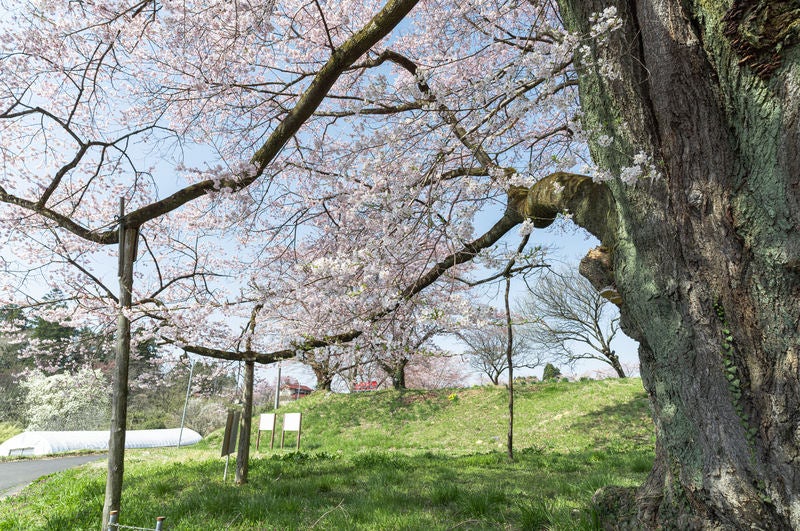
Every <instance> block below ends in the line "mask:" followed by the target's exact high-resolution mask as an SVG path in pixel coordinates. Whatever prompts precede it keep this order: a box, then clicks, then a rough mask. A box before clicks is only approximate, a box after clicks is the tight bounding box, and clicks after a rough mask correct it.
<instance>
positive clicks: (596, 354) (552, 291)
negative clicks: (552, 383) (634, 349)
mask: <svg viewBox="0 0 800 531" xmlns="http://www.w3.org/2000/svg"><path fill="white" fill-rule="evenodd" d="M520 313H521V314H522V315H523V316H524V317H525V319H526V321H527V323H528V324H526V325H525V327H524V329H525V336H526V338H527V339H528V341H529V342H530V343H531V344H533V345H537V346H539V347H540V348H541V350H542V351H544V352H547V353H548V354H549V355H550V356H551V357H552V358H553V359H557V360H559V361H561V362H563V363H566V364H568V365H573V364H574V363H575V362H577V361H579V360H598V361H602V362H603V363H607V364H608V365H610V366H611V367H612V368H613V369H614V371H615V372H616V373H617V376H619V377H620V378H625V376H626V375H625V371H624V370H623V368H622V365H621V364H620V361H619V357H618V356H617V354H616V352H614V350H613V349H612V348H611V342H612V341H613V339H614V337H615V336H616V334H617V332H618V331H619V312H618V311H617V309H616V307H615V306H614V305H613V304H611V303H610V302H609V301H608V300H607V299H606V298H605V297H604V296H603V295H602V294H601V293H599V292H598V291H597V290H596V289H595V288H594V287H593V286H592V285H591V284H590V283H589V281H588V280H586V279H585V278H584V277H582V276H581V275H579V274H577V273H576V272H572V271H562V272H551V273H549V274H547V275H545V276H543V277H542V278H541V279H540V280H539V282H538V283H537V284H536V285H535V286H534V287H533V288H532V289H531V292H530V294H529V295H528V297H527V298H526V299H525V301H524V302H523V303H522V304H521V308H520ZM575 346H580V347H583V348H581V349H580V350H575Z"/></svg>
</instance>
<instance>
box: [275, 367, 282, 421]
mask: <svg viewBox="0 0 800 531" xmlns="http://www.w3.org/2000/svg"><path fill="white" fill-rule="evenodd" d="M280 405H281V362H280V361H279V362H278V380H277V381H276V382H275V408H274V409H275V410H276V411H277V409H278V407H280Z"/></svg>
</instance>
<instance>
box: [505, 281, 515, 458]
mask: <svg viewBox="0 0 800 531" xmlns="http://www.w3.org/2000/svg"><path fill="white" fill-rule="evenodd" d="M510 291H511V275H510V274H507V275H506V293H505V302H506V334H507V337H506V339H507V341H506V362H507V363H508V440H507V441H506V446H507V448H506V449H507V452H508V458H509V459H511V460H513V459H514V360H513V354H514V328H513V324H512V322H511V305H510V304H509V301H508V296H509V292H510Z"/></svg>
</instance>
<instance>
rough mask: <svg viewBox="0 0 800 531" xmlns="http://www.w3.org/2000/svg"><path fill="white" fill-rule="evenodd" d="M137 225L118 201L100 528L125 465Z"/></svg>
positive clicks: (115, 507) (116, 503) (115, 503)
mask: <svg viewBox="0 0 800 531" xmlns="http://www.w3.org/2000/svg"><path fill="white" fill-rule="evenodd" d="M138 239H139V229H138V227H128V226H126V224H125V200H124V199H123V198H120V200H119V271H118V275H119V313H118V315H117V348H116V350H117V352H116V360H115V363H114V381H113V403H112V409H111V429H110V434H109V440H108V475H107V477H106V495H105V502H104V504H103V528H105V527H106V525H107V523H108V522H109V515H110V513H111V511H119V509H120V499H121V497H122V477H123V472H124V468H125V429H126V427H127V421H128V364H129V361H130V352H131V322H130V319H129V318H128V311H129V310H130V308H131V294H132V291H133V262H134V261H135V260H136V243H137V240H138Z"/></svg>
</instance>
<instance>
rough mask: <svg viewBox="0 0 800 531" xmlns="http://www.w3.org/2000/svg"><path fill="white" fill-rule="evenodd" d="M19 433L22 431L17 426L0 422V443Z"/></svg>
mask: <svg viewBox="0 0 800 531" xmlns="http://www.w3.org/2000/svg"><path fill="white" fill-rule="evenodd" d="M20 432H22V429H21V428H19V427H18V426H16V425H14V424H7V423H5V422H0V443H4V442H5V441H7V440H9V439H10V438H11V437H13V436H14V435H16V434H18V433H20Z"/></svg>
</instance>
